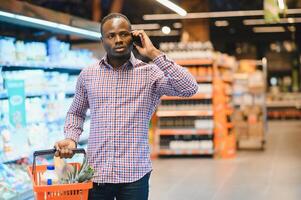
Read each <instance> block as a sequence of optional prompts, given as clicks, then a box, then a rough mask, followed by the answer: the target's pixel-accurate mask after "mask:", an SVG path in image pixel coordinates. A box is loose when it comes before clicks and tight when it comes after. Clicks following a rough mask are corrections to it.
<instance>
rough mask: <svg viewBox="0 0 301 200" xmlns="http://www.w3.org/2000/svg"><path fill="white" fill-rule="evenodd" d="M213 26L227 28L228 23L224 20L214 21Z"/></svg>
mask: <svg viewBox="0 0 301 200" xmlns="http://www.w3.org/2000/svg"><path fill="white" fill-rule="evenodd" d="M214 24H215V26H217V27H225V26H229V22H228V21H226V20H219V21H215V22H214Z"/></svg>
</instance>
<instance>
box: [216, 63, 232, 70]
mask: <svg viewBox="0 0 301 200" xmlns="http://www.w3.org/2000/svg"><path fill="white" fill-rule="evenodd" d="M217 66H218V67H220V68H225V69H232V67H231V66H229V65H225V64H222V63H217Z"/></svg>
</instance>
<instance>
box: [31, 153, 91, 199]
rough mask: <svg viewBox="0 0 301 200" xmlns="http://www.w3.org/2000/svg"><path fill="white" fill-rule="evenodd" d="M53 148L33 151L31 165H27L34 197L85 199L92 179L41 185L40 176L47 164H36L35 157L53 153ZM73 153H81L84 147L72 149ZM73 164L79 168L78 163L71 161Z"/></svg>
mask: <svg viewBox="0 0 301 200" xmlns="http://www.w3.org/2000/svg"><path fill="white" fill-rule="evenodd" d="M55 151H56V150H55V149H50V150H42V151H35V152H34V154H33V155H34V159H33V164H32V167H31V166H30V167H28V172H29V174H30V177H31V180H32V184H33V190H34V192H35V199H37V200H87V199H88V193H89V189H91V188H92V187H93V183H92V181H90V182H87V183H72V184H57V185H41V176H42V174H43V173H44V172H45V171H46V169H47V165H38V166H36V161H35V160H36V157H37V156H41V155H49V154H54V153H55ZM73 152H74V153H83V154H84V155H85V156H86V152H85V150H84V149H74V150H73ZM71 164H72V165H73V166H75V167H77V169H79V168H80V163H71Z"/></svg>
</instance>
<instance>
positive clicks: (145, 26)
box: [132, 24, 160, 30]
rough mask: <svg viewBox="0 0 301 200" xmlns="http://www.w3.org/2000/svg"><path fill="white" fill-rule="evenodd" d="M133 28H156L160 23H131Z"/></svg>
mask: <svg viewBox="0 0 301 200" xmlns="http://www.w3.org/2000/svg"><path fill="white" fill-rule="evenodd" d="M132 29H133V30H156V29H160V24H132Z"/></svg>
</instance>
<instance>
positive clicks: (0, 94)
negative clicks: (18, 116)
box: [0, 91, 74, 99]
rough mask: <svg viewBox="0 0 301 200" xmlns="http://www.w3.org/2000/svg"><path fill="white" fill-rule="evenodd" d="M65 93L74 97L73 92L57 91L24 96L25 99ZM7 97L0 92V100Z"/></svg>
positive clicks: (4, 93) (29, 93)
mask: <svg viewBox="0 0 301 200" xmlns="http://www.w3.org/2000/svg"><path fill="white" fill-rule="evenodd" d="M58 93H65V94H66V95H74V91H65V92H64V91H61V92H60V91H57V92H45V91H41V92H28V93H26V94H25V96H26V97H39V96H48V95H52V94H58ZM7 98H8V95H7V93H6V92H0V99H7Z"/></svg>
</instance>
